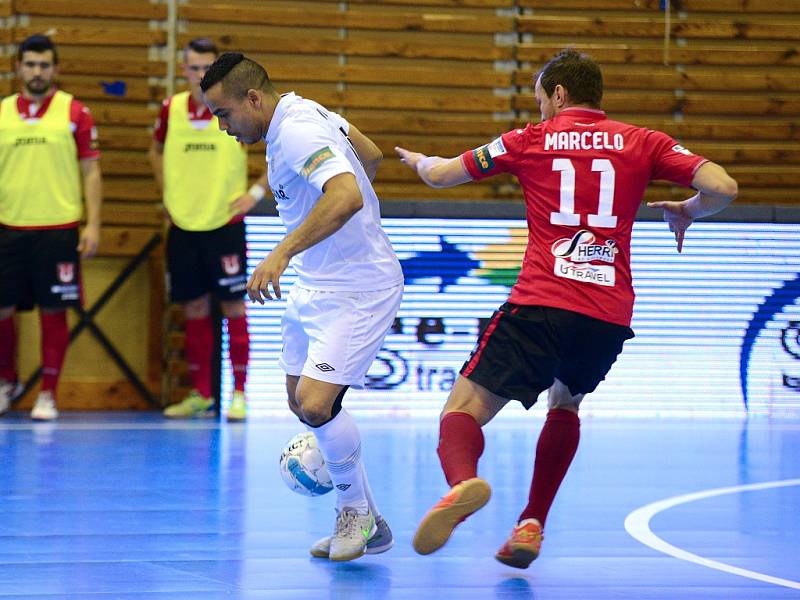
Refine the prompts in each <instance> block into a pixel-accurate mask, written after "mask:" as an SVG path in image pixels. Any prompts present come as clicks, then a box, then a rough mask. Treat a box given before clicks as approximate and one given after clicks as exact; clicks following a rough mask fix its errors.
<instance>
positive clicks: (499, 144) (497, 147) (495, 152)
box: [489, 138, 506, 158]
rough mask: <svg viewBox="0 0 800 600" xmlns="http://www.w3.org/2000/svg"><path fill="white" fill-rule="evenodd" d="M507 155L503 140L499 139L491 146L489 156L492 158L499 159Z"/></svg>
mask: <svg viewBox="0 0 800 600" xmlns="http://www.w3.org/2000/svg"><path fill="white" fill-rule="evenodd" d="M505 153H506V147H505V145H504V144H503V138H497V139H496V140H495V141H493V142H492V143H491V144H489V156H491V157H492V158H497V157H498V156H502V155H503V154H505Z"/></svg>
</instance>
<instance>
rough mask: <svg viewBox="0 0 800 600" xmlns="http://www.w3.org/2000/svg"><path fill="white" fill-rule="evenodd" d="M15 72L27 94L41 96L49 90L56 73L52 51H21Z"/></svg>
mask: <svg viewBox="0 0 800 600" xmlns="http://www.w3.org/2000/svg"><path fill="white" fill-rule="evenodd" d="M17 72H18V75H19V78H20V79H21V80H22V82H23V84H24V85H25V89H26V90H27V91H28V93H29V94H32V95H34V96H43V95H44V94H46V93H47V92H48V91H49V90H50V86H51V85H53V79H54V78H55V75H56V66H55V57H54V56H53V51H52V50H45V51H44V52H32V51H30V50H29V51H26V52H23V53H22V60H21V61H20V62H19V63H18V67H17Z"/></svg>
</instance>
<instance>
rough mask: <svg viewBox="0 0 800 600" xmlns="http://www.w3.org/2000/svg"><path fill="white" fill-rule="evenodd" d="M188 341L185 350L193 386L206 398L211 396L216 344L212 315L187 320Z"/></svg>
mask: <svg viewBox="0 0 800 600" xmlns="http://www.w3.org/2000/svg"><path fill="white" fill-rule="evenodd" d="M185 327H186V342H185V344H184V352H185V354H186V362H188V363H189V376H190V377H191V380H192V387H193V388H194V389H196V390H197V391H198V392H200V394H201V395H202V396H204V397H206V398H210V397H211V355H212V353H213V346H214V331H213V329H212V326H211V317H203V318H201V319H187V320H186V324H185Z"/></svg>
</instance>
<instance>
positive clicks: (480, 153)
mask: <svg viewBox="0 0 800 600" xmlns="http://www.w3.org/2000/svg"><path fill="white" fill-rule="evenodd" d="M472 158H474V159H475V164H476V165H478V170H479V171H480V172H481V173H488V172H489V171H491V170H492V169H494V161H493V160H492V155H491V154H490V153H489V145H488V144H487V145H486V146H481V147H480V148H476V149H475V150H473V151H472Z"/></svg>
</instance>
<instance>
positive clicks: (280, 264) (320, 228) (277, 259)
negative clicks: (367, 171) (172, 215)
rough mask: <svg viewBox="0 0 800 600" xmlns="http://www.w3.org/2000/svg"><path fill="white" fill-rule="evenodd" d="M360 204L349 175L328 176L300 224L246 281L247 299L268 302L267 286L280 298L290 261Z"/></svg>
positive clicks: (338, 226)
mask: <svg viewBox="0 0 800 600" xmlns="http://www.w3.org/2000/svg"><path fill="white" fill-rule="evenodd" d="M363 205H364V199H363V197H362V196H361V190H360V189H359V187H358V183H357V182H356V178H355V177H354V176H353V174H352V173H340V174H338V175H335V176H333V177H331V178H330V179H329V180H328V181H327V182H326V183H325V185H324V186H323V188H322V196H320V198H319V200H318V201H317V203H316V205H315V206H314V208H313V209H311V212H310V213H308V216H306V218H305V219H304V220H303V222H302V224H301V225H300V226H299V227H298V228H297V229H295V230H294V231H292V232H291V233H289V234H288V235H287V236H286V237H285V238H283V240H281V242H280V243H279V244H278V245H277V246H275V248H273V249H272V252H270V253H269V254H268V255H267V257H266V258H265V259H264V260H262V261H261V263H259V265H258V266H257V267H256V269H255V271H253V275H252V276H251V277H250V281H248V282H247V295H248V296H250V300H252V301H253V302H258V303H260V304H264V300H265V299H267V300H272V296H271V295H270V292H269V285H270V283H271V284H272V289H273V293H274V294H275V297H276V298H280V297H281V286H280V276H281V275H282V274H283V272H284V271H285V270H286V267H288V266H289V261H290V260H291V258H292V257H293V256H294V255H295V254H299V253H300V252H302V251H303V250H305V249H307V248H310V247H311V246H313V245H315V244H318V243H319V242H321V241H322V240H324V239H325V238H327V237H329V236H331V235H333V234H334V233H336V232H337V231H338V230H339V229H341V228H342V227H343V226H344V224H345V223H347V221H349V220H350V218H351V217H352V216H353V215H354V214H356V213H357V212H358V211H359V210H361V207H362V206H363Z"/></svg>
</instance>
